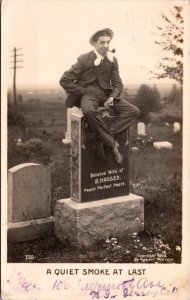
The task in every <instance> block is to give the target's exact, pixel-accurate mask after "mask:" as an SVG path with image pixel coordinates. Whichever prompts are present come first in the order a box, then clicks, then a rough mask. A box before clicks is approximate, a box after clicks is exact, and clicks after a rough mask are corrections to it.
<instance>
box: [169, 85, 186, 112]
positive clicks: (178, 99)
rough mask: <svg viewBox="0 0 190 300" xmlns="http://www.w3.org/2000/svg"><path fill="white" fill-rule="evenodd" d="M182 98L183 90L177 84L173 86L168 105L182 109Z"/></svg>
mask: <svg viewBox="0 0 190 300" xmlns="http://www.w3.org/2000/svg"><path fill="white" fill-rule="evenodd" d="M182 98H183V97H182V88H181V87H180V88H179V87H177V85H176V84H173V86H172V89H171V91H170V93H169V95H168V97H167V100H168V103H169V104H171V105H175V106H177V107H179V106H180V107H181V105H182Z"/></svg>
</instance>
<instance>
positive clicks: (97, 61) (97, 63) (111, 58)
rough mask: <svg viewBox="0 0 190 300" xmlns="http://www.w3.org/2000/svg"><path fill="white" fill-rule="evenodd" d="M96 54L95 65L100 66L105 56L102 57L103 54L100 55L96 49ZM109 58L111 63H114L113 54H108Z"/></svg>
mask: <svg viewBox="0 0 190 300" xmlns="http://www.w3.org/2000/svg"><path fill="white" fill-rule="evenodd" d="M94 53H95V54H96V57H97V58H96V59H95V61H94V65H95V66H98V65H99V64H100V63H101V60H102V59H104V56H102V55H101V54H99V53H98V52H97V51H96V49H94ZM106 56H107V58H108V59H109V61H111V62H113V54H112V53H111V52H107V55H106Z"/></svg>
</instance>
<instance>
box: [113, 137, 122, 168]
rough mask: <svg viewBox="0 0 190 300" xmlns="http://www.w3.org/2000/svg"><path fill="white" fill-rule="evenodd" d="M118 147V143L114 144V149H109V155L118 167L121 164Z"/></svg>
mask: <svg viewBox="0 0 190 300" xmlns="http://www.w3.org/2000/svg"><path fill="white" fill-rule="evenodd" d="M118 146H119V145H118V143H117V142H115V144H114V147H113V148H112V149H111V153H112V156H113V159H114V161H115V162H116V163H117V164H118V165H120V164H122V162H123V155H122V154H121V153H120V152H119V149H118Z"/></svg>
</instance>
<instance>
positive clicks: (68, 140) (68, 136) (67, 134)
mask: <svg viewBox="0 0 190 300" xmlns="http://www.w3.org/2000/svg"><path fill="white" fill-rule="evenodd" d="M72 109H73V108H69V107H68V108H67V131H66V132H65V138H64V139H62V142H63V144H70V143H71V113H72Z"/></svg>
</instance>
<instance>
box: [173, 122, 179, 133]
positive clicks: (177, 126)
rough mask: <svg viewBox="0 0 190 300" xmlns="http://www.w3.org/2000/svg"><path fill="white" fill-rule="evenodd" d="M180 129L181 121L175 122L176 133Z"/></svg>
mask: <svg viewBox="0 0 190 300" xmlns="http://www.w3.org/2000/svg"><path fill="white" fill-rule="evenodd" d="M178 131H180V123H179V122H175V123H174V133H176V132H178Z"/></svg>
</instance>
